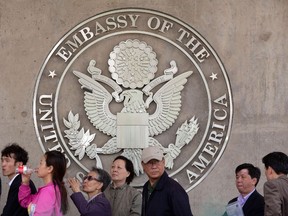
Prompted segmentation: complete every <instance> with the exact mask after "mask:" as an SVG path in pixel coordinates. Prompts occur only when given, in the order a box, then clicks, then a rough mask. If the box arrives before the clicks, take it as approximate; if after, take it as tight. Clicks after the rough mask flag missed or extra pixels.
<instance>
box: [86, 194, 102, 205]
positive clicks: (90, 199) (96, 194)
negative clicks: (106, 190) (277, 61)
mask: <svg viewBox="0 0 288 216" xmlns="http://www.w3.org/2000/svg"><path fill="white" fill-rule="evenodd" d="M100 194H102V192H100V193H98V194H96V195H94V196H93V197H91V199H89V200H88V203H89V202H90V201H91V200H93V199H94V198H95V197H97V196H98V195H100Z"/></svg>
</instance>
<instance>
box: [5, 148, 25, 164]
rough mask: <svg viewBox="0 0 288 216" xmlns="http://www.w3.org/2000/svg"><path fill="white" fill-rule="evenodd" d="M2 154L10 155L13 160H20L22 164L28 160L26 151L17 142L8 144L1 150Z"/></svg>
mask: <svg viewBox="0 0 288 216" xmlns="http://www.w3.org/2000/svg"><path fill="white" fill-rule="evenodd" d="M1 155H2V156H6V157H11V158H14V159H15V162H22V163H23V164H24V165H25V164H26V163H27V162H28V159H29V157H28V152H27V151H26V150H25V149H23V148H22V147H21V146H19V145H18V144H17V143H10V144H8V145H7V146H6V147H5V148H4V149H3V150H2V151H1Z"/></svg>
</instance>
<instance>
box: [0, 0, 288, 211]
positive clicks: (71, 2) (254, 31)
mask: <svg viewBox="0 0 288 216" xmlns="http://www.w3.org/2000/svg"><path fill="white" fill-rule="evenodd" d="M122 7H141V8H142V7H143V8H148V9H149V8H151V9H155V10H159V11H162V12H166V13H168V14H171V15H174V16H175V17H177V18H179V19H180V20H182V21H184V22H186V23H188V24H189V25H190V26H192V27H193V28H195V29H196V30H197V31H198V32H200V34H201V35H202V36H203V37H204V38H206V40H207V41H208V42H209V43H210V44H211V46H212V47H213V48H214V49H215V50H216V51H217V53H218V55H219V56H220V58H221V60H222V61H223V64H224V66H225V68H226V70H227V74H228V76H229V78H230V82H231V87H232V92H233V101H234V116H233V125H232V133H231V136H230V140H229V142H228V145H227V148H226V150H225V152H224V154H223V156H222V157H221V159H220V161H219V162H218V163H217V165H216V167H215V168H214V169H213V171H212V172H211V173H210V174H209V175H208V176H207V177H206V178H205V179H204V180H203V181H202V182H201V183H200V184H199V185H198V186H197V187H196V188H194V189H193V190H191V191H190V192H189V197H190V202H191V206H192V210H193V212H194V214H195V215H197V216H211V215H221V214H222V212H223V211H224V207H225V204H226V202H227V201H228V200H230V199H231V198H233V197H235V196H237V190H236V188H235V184H234V169H235V167H236V166H237V165H238V164H240V163H243V162H251V163H253V164H255V165H257V166H259V167H260V168H261V169H262V170H263V166H262V163H261V158H262V157H263V156H264V155H265V154H267V153H269V152H271V151H275V150H277V151H278V150H279V151H284V152H286V153H288V152H287V141H286V140H287V138H286V137H287V126H288V117H287V114H288V111H287V110H288V99H287V95H286V94H287V86H288V75H287V59H288V54H287V48H288V38H287V35H288V28H287V23H288V15H287V11H288V3H287V1H285V0H279V1H278V0H271V1H265V0H259V1H251V0H243V1H237V0H221V1H216V0H215V1H209V0H202V1H195V0H178V1H172V0H169V1H168V0H157V1H150V0H146V1H137V0H125V1H124V0H117V1H116V0H111V1H105V0H97V1H95V0H94V1H93V0H85V1H79V0H62V1H52V0H50V1H47V0H39V1H33V0H25V1H24V0H23V1H20V0H18V1H16V0H15V1H1V2H0V47H1V52H0V59H1V61H0V69H1V72H0V73H1V79H0V89H1V91H0V92H1V94H0V101H1V103H0V119H1V124H0V127H1V129H0V137H1V148H3V147H4V146H5V145H6V144H7V143H9V142H18V143H19V144H21V145H23V146H25V148H26V149H27V150H28V151H29V153H30V155H31V156H30V163H31V164H32V165H34V166H36V165H37V164H38V161H39V155H41V154H42V153H43V152H42V150H41V148H40V146H39V144H38V141H37V137H36V135H35V129H34V125H33V116H32V100H33V91H34V87H35V82H36V78H37V75H38V73H39V70H40V68H41V65H42V64H43V61H44V59H45V57H46V55H47V54H48V53H49V51H50V50H51V48H52V47H53V46H54V45H55V43H56V42H57V41H58V40H59V39H60V38H61V37H62V36H63V35H64V34H65V33H66V32H67V31H68V30H70V29H71V28H72V27H74V26H75V25H76V24H78V23H80V22H82V21H83V20H85V19H87V18H88V17H91V16H93V15H96V14H97V13H100V12H104V11H107V10H111V9H115V8H122ZM33 180H34V181H35V183H36V185H37V186H39V185H41V184H42V182H41V181H40V180H39V179H37V178H35V179H33ZM264 181H265V176H264V175H263V176H262V178H261V181H260V183H259V185H258V186H257V187H258V190H259V191H260V192H261V193H262V192H263V190H262V187H263V183H264ZM7 182H8V180H7V178H3V177H2V188H3V194H2V197H1V205H0V209H2V208H3V205H4V203H5V200H6V195H7V190H8V186H7ZM70 209H71V210H70V213H69V214H67V215H78V213H75V212H77V211H76V210H75V207H74V206H73V204H72V203H71V205H70Z"/></svg>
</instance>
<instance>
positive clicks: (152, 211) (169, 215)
mask: <svg viewBox="0 0 288 216" xmlns="http://www.w3.org/2000/svg"><path fill="white" fill-rule="evenodd" d="M148 184H149V181H148V182H146V183H145V185H144V186H143V199H142V216H156V215H157V216H158V215H159V216H160V215H161V216H193V215H192V212H191V208H190V204H189V197H188V195H187V193H186V191H185V190H184V189H183V188H182V186H181V185H180V184H179V183H178V182H176V181H175V180H173V179H172V178H170V177H169V176H168V174H167V173H166V172H164V173H163V175H162V176H161V178H160V179H159V181H158V182H157V184H156V187H155V189H154V190H153V192H152V193H151V195H150V197H149V199H148Z"/></svg>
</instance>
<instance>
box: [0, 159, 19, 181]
mask: <svg viewBox="0 0 288 216" xmlns="http://www.w3.org/2000/svg"><path fill="white" fill-rule="evenodd" d="M19 165H22V163H20V162H16V161H15V159H14V154H11V155H10V156H2V157H1V166H2V173H3V176H7V177H8V178H9V179H12V178H13V177H14V175H15V170H16V167H18V166H19Z"/></svg>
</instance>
